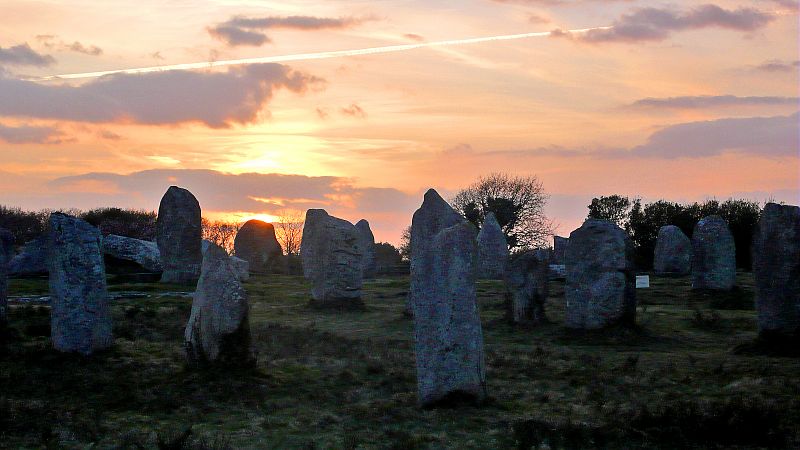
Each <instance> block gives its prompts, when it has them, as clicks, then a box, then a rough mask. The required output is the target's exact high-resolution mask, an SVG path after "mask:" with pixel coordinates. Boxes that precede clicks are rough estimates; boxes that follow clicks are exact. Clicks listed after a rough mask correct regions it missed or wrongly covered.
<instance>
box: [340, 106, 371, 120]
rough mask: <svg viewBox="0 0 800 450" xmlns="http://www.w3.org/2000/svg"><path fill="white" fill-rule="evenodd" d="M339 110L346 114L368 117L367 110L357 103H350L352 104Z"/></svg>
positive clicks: (362, 117)
mask: <svg viewBox="0 0 800 450" xmlns="http://www.w3.org/2000/svg"><path fill="white" fill-rule="evenodd" d="M339 111H340V112H341V113H342V114H344V115H345V116H350V117H356V118H359V119H365V118H366V117H367V112H366V111H364V109H363V108H361V107H360V106H358V105H357V104H355V103H352V104H350V106H346V107H344V108H341V109H340V110H339Z"/></svg>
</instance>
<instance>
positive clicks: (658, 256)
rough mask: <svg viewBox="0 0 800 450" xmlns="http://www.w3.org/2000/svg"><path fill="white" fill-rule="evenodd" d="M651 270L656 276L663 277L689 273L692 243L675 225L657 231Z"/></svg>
mask: <svg viewBox="0 0 800 450" xmlns="http://www.w3.org/2000/svg"><path fill="white" fill-rule="evenodd" d="M653 269H654V270H655V272H656V274H657V275H664V276H683V275H689V273H690V272H691V269H692V241H690V240H689V238H688V237H686V235H685V234H683V231H681V229H680V228H678V227H676V226H675V225H666V226H663V227H661V228H660V229H659V230H658V240H657V241H656V249H655V253H654V255H653Z"/></svg>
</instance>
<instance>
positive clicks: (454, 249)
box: [411, 221, 487, 406]
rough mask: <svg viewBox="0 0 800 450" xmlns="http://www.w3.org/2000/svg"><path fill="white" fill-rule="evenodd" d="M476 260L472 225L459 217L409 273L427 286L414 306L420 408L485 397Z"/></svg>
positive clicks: (441, 233)
mask: <svg viewBox="0 0 800 450" xmlns="http://www.w3.org/2000/svg"><path fill="white" fill-rule="evenodd" d="M477 258H478V247H477V242H476V241H475V228H474V227H473V226H472V225H471V224H469V223H467V222H465V221H462V222H460V223H458V224H456V225H453V226H451V227H449V228H445V229H444V230H441V231H440V232H439V233H437V234H436V235H435V236H433V237H432V238H431V239H430V242H429V245H428V246H427V251H426V253H425V254H424V258H422V259H418V260H417V262H416V263H415V264H414V268H413V270H412V272H411V277H412V279H413V280H416V282H417V285H418V286H425V290H424V291H418V293H417V294H418V295H417V296H416V297H415V301H414V305H413V307H414V345H415V350H416V361H417V390H418V396H419V402H420V403H421V404H422V405H424V406H428V405H433V404H436V403H437V402H440V401H443V400H447V399H450V398H461V399H469V400H474V401H480V400H482V399H484V398H485V397H486V395H487V392H486V369H485V363H484V350H483V331H482V329H481V320H480V314H479V311H478V304H477V300H476V289H475V280H476V278H477V269H478V261H477Z"/></svg>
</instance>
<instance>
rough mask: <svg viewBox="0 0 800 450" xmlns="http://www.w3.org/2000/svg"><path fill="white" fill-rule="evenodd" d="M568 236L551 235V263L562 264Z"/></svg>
mask: <svg viewBox="0 0 800 450" xmlns="http://www.w3.org/2000/svg"><path fill="white" fill-rule="evenodd" d="M568 245H569V238H565V237H561V236H553V264H558V265H564V257H565V256H566V254H567V246H568Z"/></svg>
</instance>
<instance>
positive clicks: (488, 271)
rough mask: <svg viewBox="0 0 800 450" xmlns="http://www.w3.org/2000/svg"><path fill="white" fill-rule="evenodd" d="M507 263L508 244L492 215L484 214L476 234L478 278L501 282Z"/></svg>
mask: <svg viewBox="0 0 800 450" xmlns="http://www.w3.org/2000/svg"><path fill="white" fill-rule="evenodd" d="M507 263H508V243H507V242H506V236H505V235H504V234H503V229H502V228H500V224H499V223H497V218H495V216H494V213H491V212H490V213H488V214H486V218H485V219H484V220H483V226H482V227H481V231H480V232H479V233H478V267H479V269H478V276H479V277H481V278H485V279H490V280H502V279H503V275H504V274H505V271H506V264H507Z"/></svg>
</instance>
